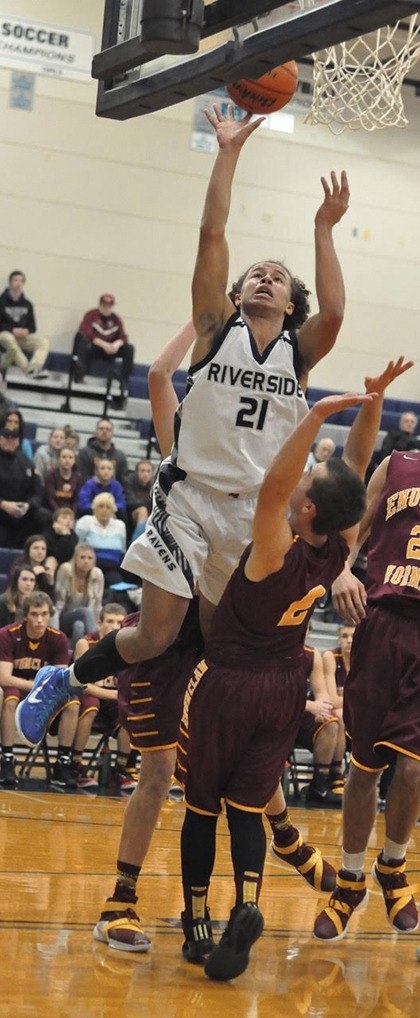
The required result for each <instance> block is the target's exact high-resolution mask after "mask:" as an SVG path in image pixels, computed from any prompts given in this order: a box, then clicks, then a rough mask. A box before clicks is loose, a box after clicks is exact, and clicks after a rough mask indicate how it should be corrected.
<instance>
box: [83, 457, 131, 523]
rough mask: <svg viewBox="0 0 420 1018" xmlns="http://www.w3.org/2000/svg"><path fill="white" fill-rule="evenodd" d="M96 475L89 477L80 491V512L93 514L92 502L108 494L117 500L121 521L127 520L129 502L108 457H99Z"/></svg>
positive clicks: (96, 464) (96, 460)
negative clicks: (97, 496) (98, 496)
mask: <svg viewBox="0 0 420 1018" xmlns="http://www.w3.org/2000/svg"><path fill="white" fill-rule="evenodd" d="M94 463H95V473H94V475H93V477H88V479H87V481H85V483H84V484H83V486H82V487H81V489H80V491H79V499H78V511H79V513H80V514H81V515H82V514H83V513H91V512H92V502H93V499H94V498H95V496H96V495H101V494H103V492H107V493H108V494H110V495H112V496H113V497H114V499H115V505H116V507H117V512H118V515H119V517H120V519H124V520H125V516H126V513H125V510H126V508H127V501H126V497H125V494H124V489H123V486H122V484H120V482H119V481H117V480H116V477H115V466H114V463H113V461H112V459H110V458H108V456H102V457H98V458H97V459H95V461H94Z"/></svg>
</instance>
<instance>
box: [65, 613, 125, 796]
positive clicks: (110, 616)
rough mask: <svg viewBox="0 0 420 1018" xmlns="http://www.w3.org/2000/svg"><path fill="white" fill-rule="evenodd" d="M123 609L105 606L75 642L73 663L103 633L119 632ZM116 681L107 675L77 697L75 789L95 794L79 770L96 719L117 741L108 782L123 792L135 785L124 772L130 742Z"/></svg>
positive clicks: (91, 780)
mask: <svg viewBox="0 0 420 1018" xmlns="http://www.w3.org/2000/svg"><path fill="white" fill-rule="evenodd" d="M124 615H125V612H124V608H122V607H121V605H120V604H116V603H115V604H114V603H111V604H106V605H104V607H103V608H102V610H101V614H100V616H99V626H98V628H97V631H96V632H94V633H86V635H85V636H82V637H81V639H80V640H78V641H77V644H76V647H75V652H74V657H75V660H76V659H77V658H78V657H80V656H81V654H84V653H85V651H86V650H89V647H92V646H93V644H95V643H97V642H98V640H102V638H103V637H104V636H106V635H107V633H111V632H112V631H113V630H115V629H119V628H120V626H121V623H122V620H123V618H124ZM117 685H118V682H117V679H116V677H115V676H114V675H109V676H108V678H107V679H102V681H101V682H96V683H95V685H89V684H88V685H87V686H85V689H84V691H83V693H82V694H81V697H80V715H79V723H78V725H77V731H76V735H75V739H74V744H73V768H74V770H75V777H76V781H77V787H78V788H80V789H88V790H89V791H90V792H92V791H95V789H96V788H97V787H98V782H97V781H95V779H94V778H92V777H91V776H88V775H87V773H86V768H85V767H83V750H84V749H85V747H86V745H87V742H88V739H89V736H90V733H91V731H92V725H93V722H94V721H95V719H96V718H98V719H99V720H100V721H102V722H103V723H104V724H106V727H107V728H108V730H109V731H111V733H112V734H113V735H114V736H115V738H116V739H117V747H118V748H117V759H116V763H115V767H114V768H113V769H112V770H111V775H110V781H111V784H112V785H114V786H115V787H116V788H119V789H120V790H121V791H123V792H132V791H133V789H134V788H135V786H136V780H135V779H134V778H133V775H132V774H130V773H129V771H128V770H127V762H128V758H129V755H130V739H129V735H128V732H127V731H126V730H125V728H123V727H122V725H120V723H119V720H118V691H117Z"/></svg>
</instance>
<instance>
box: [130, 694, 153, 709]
mask: <svg viewBox="0 0 420 1018" xmlns="http://www.w3.org/2000/svg"><path fill="white" fill-rule="evenodd" d="M152 700H153V697H152V696H142V697H140V699H139V700H129V704H130V707H131V704H132V703H151V701H152Z"/></svg>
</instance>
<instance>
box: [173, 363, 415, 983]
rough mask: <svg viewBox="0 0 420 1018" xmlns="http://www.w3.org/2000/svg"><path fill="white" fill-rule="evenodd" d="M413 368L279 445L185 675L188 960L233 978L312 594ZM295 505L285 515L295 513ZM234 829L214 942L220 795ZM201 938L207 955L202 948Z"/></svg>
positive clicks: (338, 545) (338, 561)
mask: <svg viewBox="0 0 420 1018" xmlns="http://www.w3.org/2000/svg"><path fill="white" fill-rule="evenodd" d="M408 366H409V365H403V358H400V360H399V361H398V362H397V365H394V364H393V363H392V362H391V364H389V365H388V368H387V369H386V371H385V372H384V373H383V375H382V376H381V377H380V378H377V379H375V380H372V379H369V380H366V390H367V395H366V396H364V397H355V396H341V397H339V396H337V397H327V398H326V399H324V400H321V401H320V403H318V404H315V406H314V407H313V408H312V410H311V411H310V412H309V414H308V416H307V417H306V418H304V420H303V421H301V423H300V424H299V426H298V427H297V428H296V430H295V432H294V434H293V435H292V436H291V437H290V438H289V439H288V440H287V441H286V442H285V444H284V445H283V447H282V448H281V450H280V452H279V453H278V455H277V457H276V458H275V460H274V463H273V464H272V466H271V468H270V469H269V470H268V472H267V474H266V476H265V479H264V482H263V485H262V488H261V490H260V493H259V496H258V503H257V509H256V514H255V520H254V528H253V543H252V545H250V546H249V547H248V548H247V549H246V551H245V552H244V554H243V556H242V558H241V561H240V563H239V566H238V568H237V569H236V571H235V573H234V574H233V576H232V578H231V580H230V582H229V584H228V587H227V589H226V591H225V594H224V595H223V597H222V600H221V602H220V605H219V607H218V609H217V611H216V614H215V616H214V620H213V624H212V628H211V634H210V638H209V642H208V645H207V648H206V657H205V659H203V660H202V661H201V662H199V664H198V665H197V666H196V668H195V670H194V673H193V675H192V677H191V679H190V681H189V683H188V686H187V690H186V694H185V698H184V708H183V714H182V719H181V725H180V739H179V754H178V764H177V773H178V776H179V777H181V776H182V777H183V780H184V783H185V797H186V806H187V809H186V816H185V820H184V825H183V829H182V836H181V852H182V878H183V888H184V899H185V910H184V912H183V915H182V922H183V928H184V933H185V935H186V939H187V942H189V943H190V945H191V959H190V960H192V959H193V955H194V954H195V958H196V959H197V960H198V959H199V957H200V954H201V956H202V957H203V958H204V957H205V956H206V955H208V957H207V961H206V963H205V972H206V974H207V975H208V976H209V977H210V978H212V979H216V980H227V979H232V978H234V977H235V976H238V975H239V974H240V973H241V972H243V971H244V970H245V968H246V967H247V964H248V960H249V951H250V948H251V946H252V944H253V943H254V941H255V940H256V939H257V938H258V937H259V936H260V935H261V933H262V930H263V926H264V921H263V917H262V914H261V912H260V910H259V908H258V900H259V894H260V890H261V883H262V873H263V866H264V858H265V851H266V839H265V833H264V828H263V824H262V813H263V811H264V808H265V805H266V803H267V802H269V800H270V799H271V797H272V795H273V794H274V792H275V791H276V788H277V786H278V781H279V776H280V772H281V768H282V765H283V763H284V760H285V759H286V758H287V755H288V753H289V752H290V750H291V748H292V746H293V743H294V740H295V736H296V732H297V729H298V727H299V723H300V720H301V717H302V714H303V711H304V706H305V700H306V673H305V665H304V658H303V653H302V650H303V643H304V637H305V633H306V629H307V624H308V621H309V618H310V615H311V613H312V611H313V608H314V604H315V601H316V600H317V599H318V598H319V597H320V596H322V594H323V592H324V590H327V589H328V586H329V584H331V583H332V581H333V579H335V577H336V576H338V575H339V573H340V572H341V571H342V568H343V563H344V562H345V559H346V556H347V555H348V549H350V548H351V547H352V546H353V544H354V542H355V540H356V537H357V531H358V526H357V524H358V521H359V520H360V518H361V516H362V515H363V511H364V506H365V488H364V484H363V480H362V478H363V477H364V473H365V471H366V468H367V465H368V462H369V459H370V456H371V452H372V450H373V447H374V442H375V437H376V433H377V428H378V424H379V420H380V407H381V400H379V399H377V398H375V397H372V395H369V393H374V392H380V393H381V394H382V393H383V391H384V389H385V387H386V386H387V384H389V382H390V381H391V380H392V378H394V377H397V376H398V374H400V372H401V371H403V370H405V368H406V367H408ZM358 402H362V403H363V406H362V408H361V410H360V412H359V413H358V415H357V417H356V419H355V422H354V424H353V426H352V429H351V432H350V435H349V438H348V440H347V443H346V447H345V450H344V454H343V461H339V460H331V459H330V460H329V461H328V462H327V463H324V464H318V465H317V466H316V467H314V469H313V471H312V472H311V474H303V476H302V472H303V470H304V467H305V463H306V458H307V455H308V453H309V450H310V448H311V445H312V442H313V441H314V439H315V436H316V434H317V431H318V429H319V426H320V424H321V423H323V421H324V420H326V418H327V417H328V416H329V415H330V414H332V413H335V412H336V411H337V410H339V409H344V407H346V406H353V405H355V404H356V403H358ZM289 514H290V515H289ZM223 799H224V800H225V802H226V813H227V819H228V824H229V830H230V837H231V852H232V860H233V868H234V874H235V888H236V901H235V905H234V907H233V909H232V911H231V915H230V919H229V922H228V925H227V928H226V930H225V932H224V934H223V935H222V938H221V940H220V943H219V944H218V945H217V947H216V948H215V949H214V950H211V945H212V932H211V923H210V918H209V912H208V908H207V895H208V889H209V883H210V877H211V873H212V869H213V864H214V854H215V836H216V824H217V817H218V815H219V813H220V811H221V802H222V800H223ZM209 947H210V950H211V953H210V954H209V953H208V952H209Z"/></svg>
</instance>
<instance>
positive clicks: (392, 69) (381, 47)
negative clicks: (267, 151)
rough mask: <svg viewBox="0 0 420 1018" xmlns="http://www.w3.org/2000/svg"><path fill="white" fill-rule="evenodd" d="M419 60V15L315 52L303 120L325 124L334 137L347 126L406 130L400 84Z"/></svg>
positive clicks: (356, 128) (365, 128) (367, 129)
mask: <svg viewBox="0 0 420 1018" xmlns="http://www.w3.org/2000/svg"><path fill="white" fill-rule="evenodd" d="M398 32H400V35H399V37H398ZM403 32H404V36H405V38H402V33H403ZM419 56H420V15H419V14H413V15H412V16H411V17H410V19H409V21H408V22H404V23H403V22H402V21H397V23H396V24H395V25H393V26H390V25H388V26H385V27H384V28H379V29H378V30H377V31H376V32H375V33H372V35H369V36H360V37H359V38H358V39H352V40H350V41H349V42H342V43H339V44H338V45H336V46H330V47H329V48H328V49H325V50H321V51H320V52H318V53H314V94H313V99H312V106H311V111H310V113H308V115H307V117H305V122H306V123H310V124H326V125H327V126H328V127H329V129H330V131H332V133H333V134H341V133H342V131H344V130H345V128H346V127H349V128H350V129H351V130H353V131H354V130H358V129H360V128H363V129H364V130H365V131H374V130H376V129H377V128H383V127H406V125H407V123H408V121H407V118H406V116H405V112H404V103H403V99H402V94H401V91H402V85H403V81H404V78H405V76H406V74H407V72H408V71H409V69H410V67H412V66H413V64H414V63H415V61H416V60H417V59H418V58H419Z"/></svg>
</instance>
